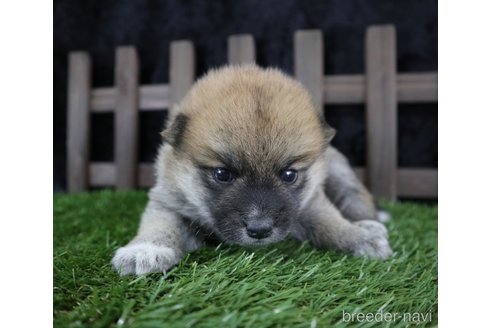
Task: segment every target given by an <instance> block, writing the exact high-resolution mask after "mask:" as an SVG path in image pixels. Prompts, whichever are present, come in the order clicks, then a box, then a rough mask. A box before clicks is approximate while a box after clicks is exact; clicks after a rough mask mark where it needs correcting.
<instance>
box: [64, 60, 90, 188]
mask: <svg viewBox="0 0 492 328" xmlns="http://www.w3.org/2000/svg"><path fill="white" fill-rule="evenodd" d="M90 70H91V60H90V57H89V55H88V54H87V53H86V52H73V53H71V54H70V56H69V67H68V77H69V79H68V113H67V128H68V130H67V134H68V135H67V187H68V191H69V192H80V191H84V190H87V185H88V181H89V179H88V174H89V172H88V171H89V169H88V165H89V133H90V116H89V114H90V108H89V103H90V91H91V87H90V83H91V81H90V80H91V74H90Z"/></svg>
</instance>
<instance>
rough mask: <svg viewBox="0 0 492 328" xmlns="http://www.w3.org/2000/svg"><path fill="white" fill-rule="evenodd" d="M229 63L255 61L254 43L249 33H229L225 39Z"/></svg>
mask: <svg viewBox="0 0 492 328" xmlns="http://www.w3.org/2000/svg"><path fill="white" fill-rule="evenodd" d="M227 56H228V60H229V64H247V63H254V62H255V43H254V40H253V37H252V36H251V35H250V34H240V35H231V36H230V37H229V38H228V39H227Z"/></svg>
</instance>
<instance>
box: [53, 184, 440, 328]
mask: <svg viewBox="0 0 492 328" xmlns="http://www.w3.org/2000/svg"><path fill="white" fill-rule="evenodd" d="M146 200H147V198H146V194H145V192H143V191H133V192H113V191H100V192H92V193H83V194H78V195H55V197H54V225H53V227H54V264H53V273H54V283H53V284H54V296H53V302H54V314H53V316H54V326H55V327H116V326H123V327H214V328H217V327H291V326H292V327H316V326H317V327H327V326H334V325H337V326H341V327H343V326H363V327H372V326H374V327H380V326H388V327H394V326H398V327H399V326H401V327H403V326H408V325H414V324H415V322H410V321H409V315H406V314H405V320H404V318H403V315H404V313H408V314H411V315H413V318H416V317H415V313H420V314H422V315H427V317H425V319H424V318H422V317H421V318H420V324H419V326H421V327H423V326H425V327H427V326H436V325H437V207H436V206H427V205H426V206H423V205H417V204H414V203H386V204H384V206H385V208H387V209H388V210H389V211H390V212H391V214H392V215H393V220H392V221H391V222H389V224H388V229H389V231H390V241H391V244H392V247H393V250H394V251H395V252H396V254H395V256H394V257H392V258H391V259H389V260H387V261H374V260H368V259H363V258H354V257H352V256H345V255H341V254H337V253H335V252H331V251H322V250H316V249H314V248H313V247H311V246H310V245H308V244H306V243H304V244H300V243H298V242H296V241H294V240H287V241H284V242H281V243H279V244H275V245H271V246H267V247H262V248H253V249H245V248H241V247H237V246H226V245H221V246H220V247H218V249H215V248H211V247H209V248H204V249H202V250H199V251H197V252H194V253H192V254H189V255H188V256H187V257H185V258H184V259H183V260H182V261H181V262H180V263H179V265H178V266H177V267H175V268H174V269H172V270H170V271H169V272H168V273H167V274H166V276H163V275H162V274H152V275H148V276H146V277H119V276H118V275H117V274H116V273H114V272H113V271H112V270H111V267H110V264H109V262H110V260H111V257H112V255H113V253H114V251H115V250H116V248H117V247H119V246H122V245H124V244H125V243H127V242H128V241H129V240H130V239H131V238H132V237H133V235H134V234H135V232H136V229H137V226H138V222H139V218H140V214H141V213H142V211H143V209H144V206H145V203H146ZM378 311H381V312H384V313H391V314H394V313H399V315H401V317H398V315H396V316H395V317H394V320H389V321H386V320H384V321H380V322H377V321H375V318H373V320H372V321H369V319H368V318H366V319H367V320H363V321H360V322H358V321H357V320H355V321H347V320H349V318H348V314H346V315H345V319H346V320H345V321H344V318H343V313H344V312H345V313H364V314H367V313H373V314H376V313H378ZM429 315H430V316H431V318H432V320H429V319H430V318H429ZM388 318H389V317H387V319H388ZM381 319H382V318H381Z"/></svg>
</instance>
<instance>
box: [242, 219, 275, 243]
mask: <svg viewBox="0 0 492 328" xmlns="http://www.w3.org/2000/svg"><path fill="white" fill-rule="evenodd" d="M246 232H247V233H248V236H250V237H251V238H256V239H263V238H266V237H268V236H270V235H271V234H272V226H271V224H270V223H268V222H263V221H253V222H247V223H246Z"/></svg>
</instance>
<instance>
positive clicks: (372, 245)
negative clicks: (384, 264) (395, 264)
mask: <svg viewBox="0 0 492 328" xmlns="http://www.w3.org/2000/svg"><path fill="white" fill-rule="evenodd" d="M354 224H355V225H356V226H358V227H359V228H360V229H362V233H361V239H359V240H356V241H355V245H354V248H353V253H354V255H356V256H367V257H371V258H377V259H386V258H388V257H390V256H391V255H392V254H393V250H392V249H391V246H390V244H389V242H388V230H387V229H386V227H385V226H384V225H383V224H381V223H379V222H377V221H372V220H363V221H358V222H354Z"/></svg>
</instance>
